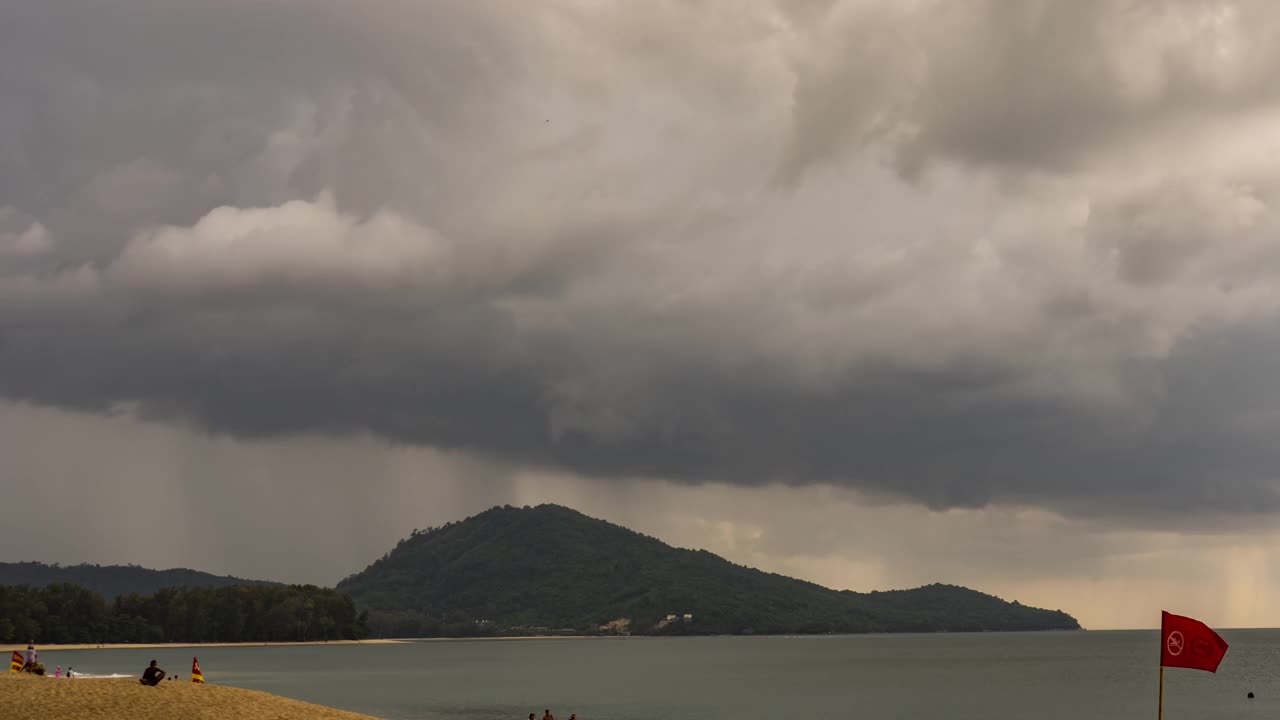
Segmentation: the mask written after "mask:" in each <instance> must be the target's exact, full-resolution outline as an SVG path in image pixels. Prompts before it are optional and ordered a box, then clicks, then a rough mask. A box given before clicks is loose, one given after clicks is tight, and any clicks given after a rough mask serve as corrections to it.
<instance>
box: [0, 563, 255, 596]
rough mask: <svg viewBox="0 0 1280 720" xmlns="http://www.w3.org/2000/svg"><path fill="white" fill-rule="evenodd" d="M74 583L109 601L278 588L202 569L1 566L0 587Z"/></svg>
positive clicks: (31, 564) (36, 565) (123, 566)
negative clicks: (180, 590)
mask: <svg viewBox="0 0 1280 720" xmlns="http://www.w3.org/2000/svg"><path fill="white" fill-rule="evenodd" d="M55 583H71V584H72V585H78V586H80V587H82V588H85V589H87V590H90V591H92V592H95V593H98V594H99V595H102V596H103V597H105V598H106V599H108V600H110V599H112V598H114V597H116V596H117V595H128V594H130V593H140V594H143V595H150V594H151V593H154V592H155V591H157V590H159V589H160V588H169V587H226V586H228V585H279V584H280V583H273V582H267V581H263V580H244V579H241V578H236V577H231V576H229V575H210V574H209V573H206V572H200V571H199V570H188V569H187V568H174V569H172V570H150V569H148V568H144V567H138V566H137V565H46V564H44V563H38V562H19V563H0V585H31V586H32V587H42V586H44V585H52V584H55Z"/></svg>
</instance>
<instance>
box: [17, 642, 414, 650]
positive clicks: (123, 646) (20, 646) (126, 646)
mask: <svg viewBox="0 0 1280 720" xmlns="http://www.w3.org/2000/svg"><path fill="white" fill-rule="evenodd" d="M401 642H404V641H403V640H330V641H328V642H323V641H322V642H256V643H145V644H137V645H130V644H120V643H115V644H112V643H106V644H103V645H91V644H81V645H41V644H37V645H36V650H38V651H40V652H45V651H47V650H146V649H149V648H155V649H161V650H163V649H169V648H202V647H286V646H292V645H393V644H396V643H401ZM26 649H27V645H26V643H22V644H18V645H3V644H0V653H10V652H13V651H14V650H17V651H19V652H21V651H23V650H26Z"/></svg>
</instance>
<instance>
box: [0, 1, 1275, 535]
mask: <svg viewBox="0 0 1280 720" xmlns="http://www.w3.org/2000/svg"><path fill="white" fill-rule="evenodd" d="M1278 18H1280V13H1277V12H1275V11H1273V10H1271V8H1270V6H1269V5H1267V4H1257V3H1197V4H1180V5H1177V6H1164V5H1158V4H1146V3H1137V4H1134V3H1104V2H1086V3H1077V2H1071V3H1066V2H1060V3H1052V2H1039V3H1024V4H1019V5H1018V6H1017V7H1016V8H1011V7H1010V6H1009V5H1008V4H999V3H989V4H985V3H972V4H966V5H954V4H942V5H941V6H934V5H931V4H929V3H921V4H919V5H917V6H911V7H906V6H899V5H897V4H891V3H872V2H857V3H821V2H818V3H814V2H808V3H795V4H792V3H783V2H777V3H772V2H763V1H761V2H752V3H741V2H727V1H726V2H709V3H669V4H658V5H654V4H641V5H633V4H623V5H619V6H616V7H610V6H595V5H580V4H578V3H572V2H564V3H551V4H542V5H538V6H533V5H530V6H528V7H523V6H522V7H521V8H519V9H518V10H517V9H515V8H513V7H512V6H511V5H510V4H508V3H487V2H476V3H468V4H466V5H458V4H453V3H422V4H418V5H414V6H412V7H404V6H403V5H402V4H399V3H389V2H388V3H381V2H375V3H370V4H365V5H363V6H361V8H359V9H356V8H353V7H351V6H349V5H348V4H344V3H326V2H320V3H306V4H302V3H296V2H285V1H279V2H269V3H262V2H254V3H248V2H243V3H242V2H229V3H217V4H203V5H201V4H197V5H184V6H174V5H173V4H171V3H153V2H145V1H144V0H118V1H117V2H114V3H102V4H97V5H95V6H94V7H92V8H71V7H68V6H64V5H61V4H59V3H48V2H16V3H10V4H8V5H7V6H6V7H5V8H4V9H0V68H4V69H3V70H0V207H4V208H6V209H5V210H4V214H0V395H3V396H4V397H6V398H9V399H11V400H18V401H24V402H30V403H35V404H42V405H53V406H58V407H61V408H68V409H76V410H90V411H96V412H109V411H113V410H117V409H119V408H121V407H125V408H129V409H131V410H133V411H136V412H137V413H138V414H139V415H141V416H142V417H145V418H149V419H154V420H159V421H163V422H174V423H187V424H191V425H193V426H195V427H198V428H200V429H204V430H208V431H211V432H214V433H226V434H229V435H233V436H236V437H240V438H264V437H272V438H274V437H279V436H290V435H300V434H308V433H320V434H329V435H347V434H357V435H363V434H366V433H367V434H372V435H374V436H377V437H380V438H382V439H385V440H389V441H393V442H396V443H407V444H412V445H423V446H431V447H434V448H440V449H457V450H463V451H465V452H466V453H468V454H472V455H477V456H485V457H492V458H497V459H500V460H501V461H503V462H505V463H509V464H517V465H520V464H527V465H530V466H534V467H540V468H562V469H566V470H569V471H572V472H575V473H580V474H583V475H590V476H595V477H599V478H601V479H626V478H632V477H635V476H649V477H658V478H665V479H667V480H670V481H672V482H674V483H678V484H699V483H708V482H720V483H735V484H747V485H765V484H770V483H782V484H788V485H809V484H816V483H823V484H835V485H843V486H848V487H852V488H857V489H859V490H861V491H864V492H865V493H868V494H870V495H872V496H877V497H883V498H887V499H890V500H893V501H901V500H904V499H905V500H907V501H911V502H916V503H922V504H924V505H927V506H929V507H932V508H947V507H981V506H985V505H988V504H1014V505H1030V506H1042V507H1048V508H1052V509H1054V510H1058V511H1062V512H1068V513H1074V514H1082V515H1105V516H1108V517H1123V518H1124V519H1125V521H1126V522H1135V521H1139V520H1141V519H1142V517H1145V516H1152V515H1159V516H1161V517H1165V518H1167V517H1169V516H1170V515H1175V516H1180V517H1182V518H1183V519H1182V520H1181V521H1180V522H1185V523H1186V524H1187V528H1188V529H1191V528H1193V527H1198V526H1203V525H1206V524H1212V522H1214V521H1215V520H1214V518H1217V521H1221V518H1222V516H1223V515H1265V514H1268V513H1273V512H1275V511H1276V510H1277V509H1280V508H1278V507H1277V506H1278V505H1280V495H1278V494H1277V484H1276V482H1275V479H1274V476H1273V475H1272V474H1271V471H1270V468H1273V467H1275V466H1276V463H1275V461H1276V459H1277V458H1276V457H1274V454H1275V453H1274V451H1273V450H1272V449H1271V443H1269V442H1268V439H1267V438H1268V437H1269V435H1271V434H1273V433H1274V431H1275V430H1276V429H1277V426H1276V420H1275V419H1274V418H1273V413H1272V412H1271V411H1270V408H1272V407H1276V405H1277V403H1276V400H1277V399H1278V398H1275V397H1273V391H1272V390H1271V389H1270V387H1271V385H1272V383H1270V382H1269V381H1268V379H1267V377H1266V368H1265V363H1264V362H1263V361H1262V360H1261V358H1265V357H1266V356H1267V355H1266V353H1267V350H1268V349H1269V348H1271V347H1272V346H1274V345H1275V344H1276V343H1277V342H1280V332H1278V330H1280V326H1277V321H1278V319H1280V318H1278V317H1277V304H1276V298H1275V297H1274V296H1273V295H1274V293H1273V291H1272V286H1273V285H1274V281H1275V279H1276V273H1277V270H1280V267H1278V266H1277V264H1276V260H1277V257H1276V253H1275V251H1274V250H1273V249H1272V248H1271V247H1270V245H1269V243H1268V242H1267V238H1268V237H1271V236H1273V234H1274V233H1273V230H1274V227H1275V211H1274V209H1273V206H1274V204H1275V198H1276V190H1277V187H1280V186H1277V184H1276V181H1277V180H1278V179H1280V177H1278V176H1277V173H1276V170H1275V168H1274V167H1272V166H1270V165H1269V164H1268V163H1267V162H1265V161H1263V160H1259V154H1258V153H1257V152H1255V151H1254V150H1253V149H1252V148H1251V147H1249V146H1248V144H1242V143H1241V140H1240V137H1242V133H1244V132H1245V131H1248V133H1247V136H1248V137H1250V138H1252V142H1255V143H1257V145H1258V146H1259V147H1269V146H1271V145H1274V144H1276V143H1277V142H1278V141H1280V136H1278V135H1276V133H1275V132H1274V131H1273V130H1272V131H1269V132H1268V131H1266V130H1265V127H1267V126H1266V125H1265V124H1262V123H1261V121H1260V120H1259V118H1263V119H1265V118H1268V117H1271V116H1270V115H1268V113H1274V111H1275V110H1278V109H1280V106H1277V100H1278V99H1277V98H1275V97H1274V96H1273V94H1272V92H1271V90H1270V85H1268V84H1266V83H1265V82H1264V81H1265V78H1267V77H1269V76H1270V71H1269V70H1268V68H1274V67H1275V64H1276V58H1275V57H1274V52H1275V51H1274V47H1275V45H1274V43H1270V42H1269V41H1268V38H1269V33H1271V29H1272V28H1274V27H1276V24H1275V23H1276V22H1277V19H1278ZM1259 128H1264V129H1263V130H1259ZM780 178H781V179H782V180H785V182H779V179H780ZM1191 509H1202V510H1205V511H1206V513H1207V515H1210V516H1212V517H1198V518H1192V517H1190V516H1189V515H1185V513H1187V512H1188V511H1189V510H1191Z"/></svg>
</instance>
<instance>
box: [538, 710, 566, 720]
mask: <svg viewBox="0 0 1280 720" xmlns="http://www.w3.org/2000/svg"><path fill="white" fill-rule="evenodd" d="M529 720H537V718H536V717H534V714H533V713H529ZM542 720H556V716H555V715H552V714H551V711H550V710H543V711H542ZM569 720H578V714H577V713H572V714H570V715H569Z"/></svg>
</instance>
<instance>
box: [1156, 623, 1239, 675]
mask: <svg viewBox="0 0 1280 720" xmlns="http://www.w3.org/2000/svg"><path fill="white" fill-rule="evenodd" d="M1226 654H1227V641H1226V640H1223V639H1222V636H1221V635H1219V634H1218V633H1216V632H1214V631H1213V628H1211V627H1209V626H1208V625H1205V624H1204V623H1202V622H1200V621H1199V620H1193V619H1191V618H1189V617H1183V616H1181V615H1173V614H1171V613H1167V612H1162V613H1161V616H1160V664H1161V665H1162V666H1164V667H1179V668H1190V669H1192V670H1204V671H1205V672H1217V671H1218V664H1219V663H1221V662H1222V657H1223V656H1224V655H1226Z"/></svg>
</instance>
